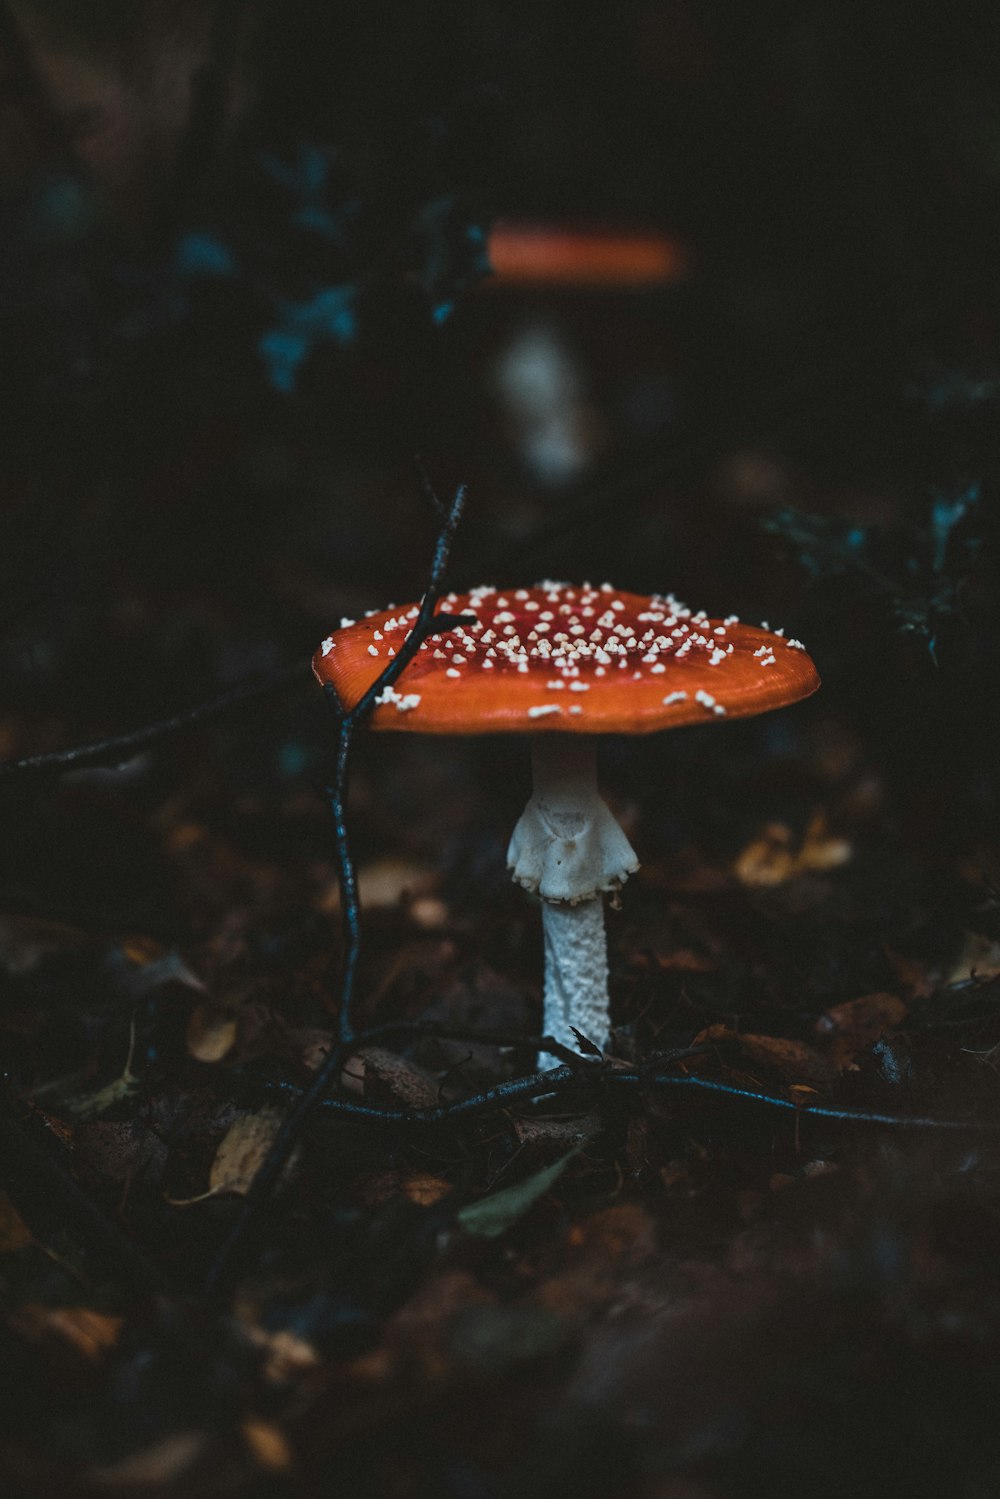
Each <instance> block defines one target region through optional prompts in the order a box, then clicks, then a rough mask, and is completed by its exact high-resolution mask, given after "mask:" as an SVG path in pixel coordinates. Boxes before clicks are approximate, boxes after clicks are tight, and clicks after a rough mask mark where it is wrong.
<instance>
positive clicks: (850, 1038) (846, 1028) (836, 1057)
mask: <svg viewBox="0 0 1000 1499" xmlns="http://www.w3.org/2000/svg"><path fill="white" fill-rule="evenodd" d="M905 1017H906V1005H905V1004H904V1003H903V1001H902V1000H901V999H899V998H897V996H896V995H895V994H863V995H861V997H860V998H859V999H849V1000H847V1001H846V1002H845V1003H844V1004H842V1005H834V1006H833V1007H832V1009H829V1010H827V1011H826V1013H825V1014H824V1015H821V1016H820V1017H819V1019H818V1020H817V1022H816V1026H815V1032H816V1036H817V1037H818V1039H819V1040H821V1041H824V1042H825V1043H826V1054H827V1055H828V1056H829V1058H830V1060H831V1061H832V1062H833V1063H834V1065H835V1066H836V1067H837V1068H839V1069H841V1070H843V1068H845V1067H847V1066H849V1065H850V1063H851V1062H853V1060H854V1058H855V1057H856V1056H857V1054H858V1053H859V1052H861V1051H865V1050H867V1048H868V1047H869V1046H874V1044H875V1042H876V1041H878V1040H879V1039H880V1038H881V1037H882V1036H884V1035H885V1033H886V1031H888V1030H892V1029H893V1028H894V1027H895V1026H897V1025H900V1024H902V1022H903V1020H904V1019H905Z"/></svg>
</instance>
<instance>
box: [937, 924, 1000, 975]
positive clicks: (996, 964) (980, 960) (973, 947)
mask: <svg viewBox="0 0 1000 1499" xmlns="http://www.w3.org/2000/svg"><path fill="white" fill-rule="evenodd" d="M998 976H1000V942H994V941H992V940H991V939H990V938H989V937H986V936H984V935H983V934H982V932H966V933H965V936H964V941H963V944H962V951H961V953H960V954H959V956H958V958H957V959H956V960H955V963H954V964H953V966H952V968H951V971H950V972H949V973H948V975H947V976H946V978H945V984H961V983H964V982H966V981H967V980H968V979H995V978H997V977H998Z"/></svg>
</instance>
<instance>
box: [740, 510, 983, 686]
mask: <svg viewBox="0 0 1000 1499" xmlns="http://www.w3.org/2000/svg"><path fill="white" fill-rule="evenodd" d="M980 497H981V494H980V486H979V484H978V483H972V484H968V485H966V486H965V487H964V488H957V489H956V490H955V491H952V492H937V493H935V494H934V495H933V497H932V499H931V501H930V511H929V514H927V518H926V520H925V521H924V522H923V523H919V522H918V523H917V524H915V525H912V526H910V525H907V526H900V527H897V528H894V529H881V528H878V527H875V526H862V525H858V524H857V523H855V522H849V521H842V520H839V519H836V518H833V517H829V516H818V515H807V514H805V513H803V512H802V511H798V510H792V509H783V510H778V511H775V512H773V513H772V514H770V515H766V516H764V517H762V520H761V524H762V525H763V527H764V529H765V530H766V531H769V532H770V533H771V534H772V535H774V536H780V537H781V538H782V539H783V540H784V541H785V542H786V543H787V544H788V545H789V546H790V548H791V549H792V551H793V552H794V555H795V557H796V560H797V561H798V563H799V565H800V566H801V567H803V568H804V569H805V571H806V572H807V573H809V575H810V576H811V577H812V578H813V579H815V580H816V581H817V582H818V583H823V582H829V581H831V580H833V579H841V580H846V581H848V582H849V583H850V582H853V584H854V585H855V586H856V587H857V588H858V589H859V590H860V591H862V592H864V593H867V594H869V595H874V596H877V597H879V598H881V599H882V601H883V605H884V608H885V611H886V614H887V616H888V618H889V619H890V620H891V622H892V624H893V625H894V627H895V629H896V630H898V631H899V632H900V633H901V634H909V635H915V636H917V637H919V638H920V639H921V640H922V641H923V642H924V644H925V645H926V647H927V651H928V654H929V655H930V657H931V659H932V660H933V661H934V663H935V664H937V648H938V640H939V635H940V630H941V626H942V624H943V623H944V622H945V621H946V620H948V619H954V618H956V617H957V616H958V615H959V613H960V604H961V594H962V588H963V586H964V584H965V582H966V581H967V577H968V569H969V566H970V564H971V562H972V560H973V559H974V557H975V556H976V554H977V552H978V551H979V550H980V547H981V538H980V537H979V536H978V535H976V534H974V533H972V532H970V529H969V526H968V522H969V521H970V520H971V518H972V517H973V515H974V514H975V512H976V510H977V507H978V505H979V501H980ZM925 514H926V512H925Z"/></svg>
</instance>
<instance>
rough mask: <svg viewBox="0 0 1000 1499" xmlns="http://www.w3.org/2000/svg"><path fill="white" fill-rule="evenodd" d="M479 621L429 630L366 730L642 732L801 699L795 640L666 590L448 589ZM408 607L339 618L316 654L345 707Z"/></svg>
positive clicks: (380, 664)
mask: <svg viewBox="0 0 1000 1499" xmlns="http://www.w3.org/2000/svg"><path fill="white" fill-rule="evenodd" d="M439 607H440V609H441V610H442V612H446V613H448V614H472V615H474V616H475V619H476V623H475V624H474V625H467V626H465V627H464V628H457V629H454V630H450V631H448V632H446V633H443V634H441V635H434V636H431V637H430V638H429V639H427V640H426V641H424V643H423V644H422V645H421V647H420V649H419V650H418V652H417V654H416V657H415V659H414V660H413V661H411V663H410V664H409V666H407V668H406V670H405V671H404V672H403V673H402V675H401V676H400V678H399V679H398V681H397V682H396V683H395V684H394V686H393V687H392V688H390V689H388V691H387V692H386V693H385V694H384V698H383V700H382V701H380V702H379V703H378V704H377V705H376V707H375V708H374V710H373V712H372V717H371V724H372V727H373V728H376V729H407V730H411V731H416V732H418V733H424V734H497V733H532V734H537V733H551V732H556V733H563V734H566V733H570V734H649V733H652V732H654V731H655V730H658V729H671V728H676V727H679V726H680V725H681V724H690V723H705V722H709V721H715V720H717V719H719V718H721V717H723V716H725V717H728V718H747V717H749V716H750V715H752V714H754V713H765V712H767V710H768V709H770V708H781V707H784V706H785V705H786V704H787V703H794V702H797V701H798V700H799V698H803V697H808V696H809V694H810V693H811V692H815V691H816V688H817V687H818V686H819V676H818V674H817V671H816V668H815V666H814V665H813V663H812V661H811V660H810V658H809V656H808V655H807V654H806V652H805V648H804V647H803V646H802V645H801V644H800V642H799V641H797V640H786V639H785V638H784V636H783V635H781V634H780V633H777V632H774V633H772V632H771V631H769V630H764V629H757V628H755V627H754V626H753V625H744V624H740V623H739V622H738V621H737V620H736V619H735V617H730V618H729V619H725V620H718V619H708V618H707V617H706V616H705V615H704V614H703V613H698V614H693V613H692V612H691V610H690V609H688V608H686V607H685V605H683V604H681V603H679V602H678V601H677V600H676V599H675V598H674V597H673V595H672V594H668V595H667V596H666V597H665V598H664V597H661V596H660V595H658V594H654V595H652V596H651V597H650V596H646V595H640V594H635V593H623V592H622V591H621V590H620V589H617V588H612V587H611V585H610V584H607V583H604V584H601V585H600V587H591V585H590V584H587V583H584V584H579V585H576V584H570V583H539V584H537V585H536V586H535V587H534V588H516V589H515V588H501V589H496V588H477V589H474V590H473V591H472V592H471V593H462V594H454V593H451V594H448V595H447V597H446V598H444V599H442V600H441V604H440V606H439ZM416 614H417V605H416V604H408V605H403V606H401V607H399V608H395V609H385V610H383V611H382V612H381V613H379V614H370V615H368V616H367V617H366V618H365V619H362V620H358V622H357V623H356V624H350V623H348V624H345V625H344V626H343V627H342V628H341V629H339V630H337V631H335V632H334V633H333V634H332V635H330V636H328V638H327V639H326V640H324V642H323V644H322V645H321V646H320V648H319V650H318V651H317V652H316V655H315V656H314V657H313V670H314V672H315V674H316V676H317V677H318V678H319V680H320V681H321V682H332V683H333V685H334V687H335V688H336V690H337V696H338V697H339V698H340V701H341V703H342V704H343V706H344V708H345V709H348V710H350V709H351V708H353V706H354V705H355V703H356V702H358V700H359V699H360V698H361V697H362V695H363V694H364V693H365V692H366V691H367V689H368V688H369V687H370V686H371V684H372V683H373V682H374V681H375V679H376V678H377V677H378V676H379V675H380V674H381V672H383V671H384V670H385V668H386V667H387V666H388V664H389V662H390V661H391V659H392V657H393V656H394V655H395V654H396V652H397V651H398V649H399V647H400V646H401V645H402V643H403V641H404V640H405V639H406V636H407V634H408V632H409V630H410V629H411V628H412V625H413V621H414V620H415V618H416Z"/></svg>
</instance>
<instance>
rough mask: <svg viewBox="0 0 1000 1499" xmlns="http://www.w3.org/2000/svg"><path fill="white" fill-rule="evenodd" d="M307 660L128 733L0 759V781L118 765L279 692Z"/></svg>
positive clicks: (302, 669) (302, 672)
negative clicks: (41, 752)
mask: <svg viewBox="0 0 1000 1499" xmlns="http://www.w3.org/2000/svg"><path fill="white" fill-rule="evenodd" d="M308 670H309V663H308V662H306V661H297V662H295V664H294V665H291V666H282V667H280V668H279V669H278V670H277V671H274V672H271V673H269V675H268V676H266V677H261V678H259V679H258V680H256V681H253V682H243V683H241V684H240V686H239V687H233V688H230V690H229V691H228V692H223V693H220V694H219V696H218V697H213V698H209V700H208V701H207V702H204V703H199V704H198V705H197V706H196V707H194V708H185V709H183V711H182V712H180V713H175V714H172V715H171V717H170V718H161V719H160V720H159V721H158V722H156V723H149V724H145V725H144V726H143V727H142V728H141V729H135V730H133V732H132V733H130V734H115V735H114V736H113V737H112V738H110V739H97V740H94V741H93V742H91V743H90V744H77V745H74V746H72V747H71V748H69V749H61V750H50V751H48V752H47V753H46V754H43V755H28V756H26V757H25V758H24V759H22V760H5V761H2V762H0V782H2V781H5V780H7V779H9V778H11V777H13V776H52V775H62V774H64V773H65V772H66V771H70V770H85V769H87V768H88V767H90V766H94V765H121V764H123V763H124V762H125V761H126V760H130V759H131V758H132V756H133V755H136V754H138V753H139V751H140V750H143V749H146V748H147V747H148V746H149V745H151V744H156V743H158V742H159V741H160V740H161V739H169V738H170V737H171V736H172V735H174V734H181V733H183V732H184V731H185V730H186V729H190V728H194V727H195V726H196V725H198V724H201V723H205V722H207V721H208V720H209V719H212V718H219V717H221V715H222V714H223V713H228V712H229V710H230V709H233V708H239V707H242V706H243V705H245V704H247V703H252V702H254V701H255V700H256V699H257V698H261V697H267V696H268V695H269V694H270V693H272V692H279V691H280V690H281V689H282V688H283V687H287V686H288V685H289V684H290V683H291V682H296V681H298V680H299V679H300V678H301V679H303V680H304V679H305V677H306V675H307V673H308Z"/></svg>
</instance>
